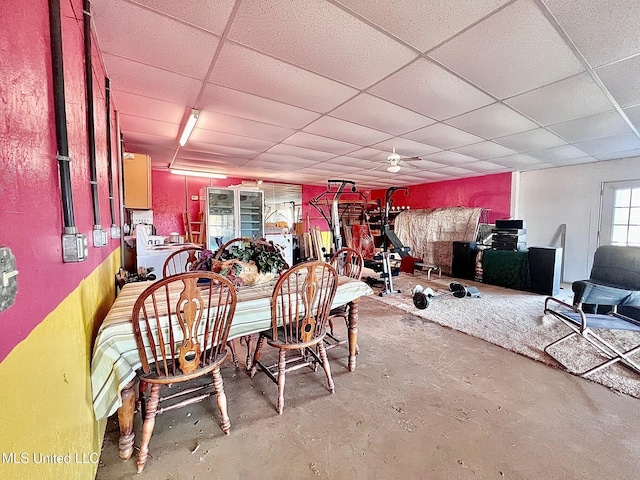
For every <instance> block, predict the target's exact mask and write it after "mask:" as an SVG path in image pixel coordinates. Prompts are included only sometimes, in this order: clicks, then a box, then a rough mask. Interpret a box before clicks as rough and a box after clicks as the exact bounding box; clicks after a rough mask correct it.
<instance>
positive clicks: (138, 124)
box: [120, 114, 179, 146]
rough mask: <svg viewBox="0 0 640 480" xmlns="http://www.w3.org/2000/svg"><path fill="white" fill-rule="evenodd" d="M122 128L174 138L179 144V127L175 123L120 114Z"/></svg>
mask: <svg viewBox="0 0 640 480" xmlns="http://www.w3.org/2000/svg"><path fill="white" fill-rule="evenodd" d="M120 124H121V128H123V129H126V130H128V131H130V132H138V133H147V134H149V135H158V136H161V137H168V138H173V139H174V140H175V141H176V146H177V144H178V133H179V126H178V125H177V124H175V123H169V122H162V121H159V120H152V119H150V118H143V117H136V116H134V115H127V114H120Z"/></svg>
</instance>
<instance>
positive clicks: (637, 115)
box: [624, 105, 640, 131]
mask: <svg viewBox="0 0 640 480" xmlns="http://www.w3.org/2000/svg"><path fill="white" fill-rule="evenodd" d="M624 113H625V114H626V115H627V117H628V118H629V120H631V123H633V125H634V127H636V130H638V131H640V105H638V106H637V107H631V108H625V109H624Z"/></svg>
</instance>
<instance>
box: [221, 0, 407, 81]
mask: <svg viewBox="0 0 640 480" xmlns="http://www.w3.org/2000/svg"><path fill="white" fill-rule="evenodd" d="M229 38H230V39H232V40H236V41H238V42H239V43H242V44H244V45H248V46H250V47H253V48H255V49H256V50H260V51H262V52H265V53H268V54H270V55H273V56H275V57H277V58H281V59H282V60H285V61H286V62H289V63H292V64H294V65H298V66H301V67H303V68H306V69H308V70H311V71H312V72H316V73H320V74H322V75H324V76H326V77H329V78H333V79H335V80H338V81H341V82H344V83H346V84H348V85H352V86H355V87H357V88H366V87H368V86H370V85H371V84H373V83H375V82H377V81H378V80H380V79H381V78H383V77H385V76H386V75H388V74H390V73H391V72H393V71H395V70H397V69H398V68H400V67H401V66H402V65H404V64H406V63H408V62H410V61H411V60H413V59H414V58H416V56H417V54H416V53H415V52H414V51H413V50H411V49H410V48H408V47H405V46H404V45H401V44H400V43H398V42H396V41H394V40H392V39H391V38H389V37H388V36H387V35H385V34H383V33H382V32H380V31H378V30H376V29H375V28H373V27H371V26H369V25H367V24H366V23H364V22H362V21H360V20H359V19H357V18H355V17H354V16H352V15H349V14H348V13H347V12H345V11H344V10H343V9H341V8H339V7H337V6H335V5H332V4H330V3H329V2H317V1H313V2H305V4H304V7H303V8H301V5H300V3H299V2H293V1H289V0H271V1H269V2H264V1H262V0H245V1H244V2H242V4H241V5H240V9H239V11H238V14H237V16H236V18H235V20H234V22H233V25H232V26H231V30H230V31H229ZM301 39H304V41H301ZM347 65H348V66H349V67H348V68H345V66H347Z"/></svg>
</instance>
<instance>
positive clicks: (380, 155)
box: [338, 148, 388, 165]
mask: <svg viewBox="0 0 640 480" xmlns="http://www.w3.org/2000/svg"><path fill="white" fill-rule="evenodd" d="M387 155H388V153H387V152H383V151H382V150H378V149H376V148H361V149H359V150H354V151H352V152H350V153H349V155H343V156H340V157H338V159H343V160H344V161H345V162H346V164H347V165H362V160H374V161H376V160H383V159H386V158H387ZM352 162H355V163H352Z"/></svg>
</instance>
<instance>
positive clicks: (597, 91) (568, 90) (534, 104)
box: [505, 73, 614, 125]
mask: <svg viewBox="0 0 640 480" xmlns="http://www.w3.org/2000/svg"><path fill="white" fill-rule="evenodd" d="M505 103H508V104H509V105H511V106H512V107H514V108H515V109H516V110H518V111H520V112H522V113H524V114H525V115H528V116H529V117H531V118H533V119H534V120H536V121H538V122H540V123H541V124H543V125H550V124H552V123H560V122H565V121H568V120H573V119H575V118H579V117H585V116H587V115H593V114H595V113H602V112H607V111H609V110H612V109H613V108H614V107H613V104H612V103H611V101H610V100H609V99H608V98H607V96H606V95H605V93H604V92H603V91H602V89H601V88H600V87H599V86H598V84H597V83H596V82H595V81H594V80H593V78H591V75H589V74H588V73H584V74H581V75H576V76H575V77H571V78H567V79H565V80H562V81H560V82H557V83H554V84H552V85H547V86H546V87H542V88H540V89H537V90H533V91H531V92H527V93H524V94H522V95H518V96H517V97H513V98H510V99H509V100H505Z"/></svg>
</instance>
